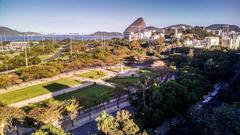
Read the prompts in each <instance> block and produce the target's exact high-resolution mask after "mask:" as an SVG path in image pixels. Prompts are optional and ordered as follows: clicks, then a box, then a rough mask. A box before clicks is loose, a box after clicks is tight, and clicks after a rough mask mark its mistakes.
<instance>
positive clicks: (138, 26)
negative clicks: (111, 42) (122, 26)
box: [124, 17, 147, 34]
mask: <svg viewBox="0 0 240 135" xmlns="http://www.w3.org/2000/svg"><path fill="white" fill-rule="evenodd" d="M146 27H147V25H146V23H145V21H144V20H143V18H142V17H140V18H138V19H137V20H135V21H134V22H133V23H132V24H131V25H129V26H128V27H127V29H126V30H125V31H124V34H129V33H131V32H134V33H136V32H139V31H141V30H144V29H145V28H146Z"/></svg>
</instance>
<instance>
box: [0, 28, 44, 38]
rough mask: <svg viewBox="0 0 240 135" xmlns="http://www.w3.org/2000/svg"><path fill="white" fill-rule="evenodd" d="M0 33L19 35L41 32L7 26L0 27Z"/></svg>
mask: <svg viewBox="0 0 240 135" xmlns="http://www.w3.org/2000/svg"><path fill="white" fill-rule="evenodd" d="M0 35H6V36H20V35H41V34H40V33H36V32H20V31H17V30H13V29H10V28H8V27H0Z"/></svg>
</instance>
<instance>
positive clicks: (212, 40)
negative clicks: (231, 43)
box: [204, 37, 219, 47]
mask: <svg viewBox="0 0 240 135" xmlns="http://www.w3.org/2000/svg"><path fill="white" fill-rule="evenodd" d="M204 41H205V44H206V46H207V47H210V46H214V45H219V37H206V38H205V39H204Z"/></svg>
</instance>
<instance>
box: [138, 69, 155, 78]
mask: <svg viewBox="0 0 240 135" xmlns="http://www.w3.org/2000/svg"><path fill="white" fill-rule="evenodd" d="M139 73H140V74H145V75H148V76H151V77H155V76H156V73H154V72H153V71H152V70H150V69H148V68H143V69H140V70H139Z"/></svg>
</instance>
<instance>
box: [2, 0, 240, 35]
mask: <svg viewBox="0 0 240 135" xmlns="http://www.w3.org/2000/svg"><path fill="white" fill-rule="evenodd" d="M239 7H240V0H0V26H7V27H10V28H13V29H17V30H20V31H35V32H43V33H45V34H47V33H51V32H56V33H58V34H67V33H80V34H81V33H85V34H87V33H92V32H95V31H100V30H101V31H119V32H123V31H124V29H125V28H126V27H127V26H128V25H129V24H130V23H132V22H133V21H134V20H135V19H136V18H138V17H143V18H144V20H145V22H146V23H147V25H153V26H157V27H164V26H168V25H171V24H179V23H186V24H190V25H209V24H213V23H228V24H237V25H239V26H240V8H239Z"/></svg>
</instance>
